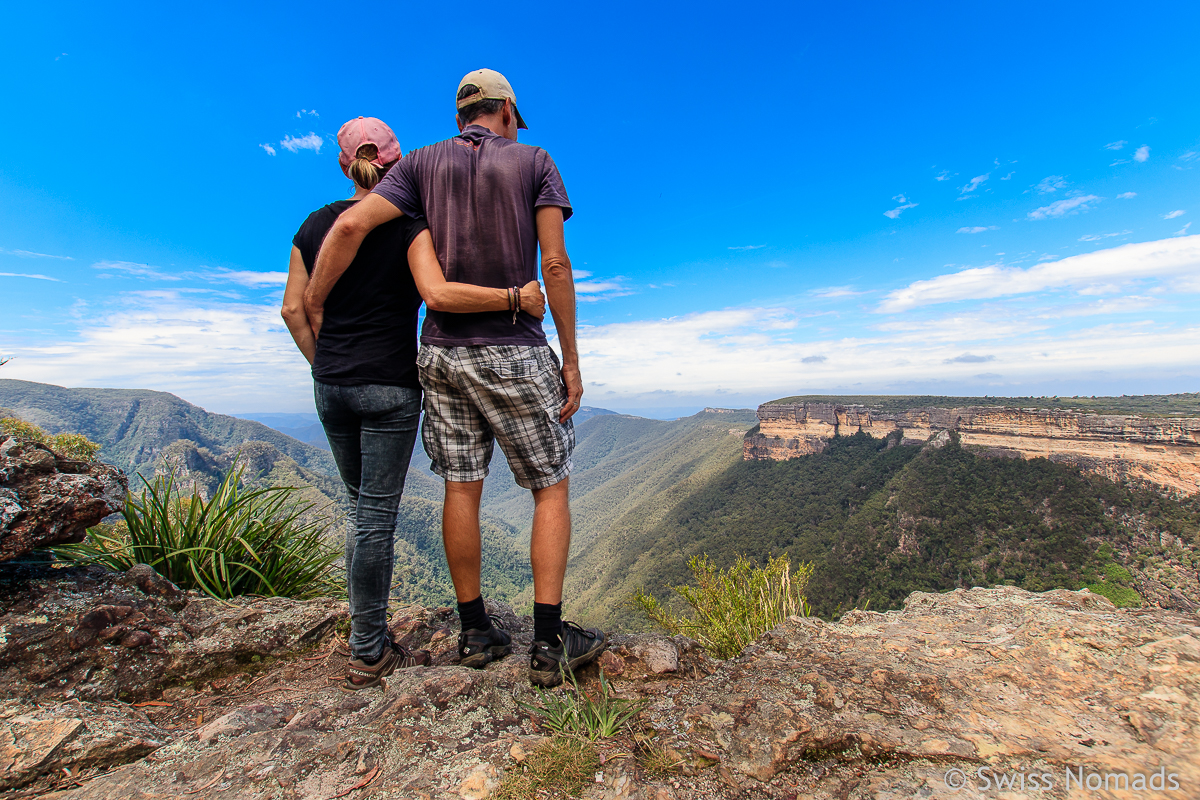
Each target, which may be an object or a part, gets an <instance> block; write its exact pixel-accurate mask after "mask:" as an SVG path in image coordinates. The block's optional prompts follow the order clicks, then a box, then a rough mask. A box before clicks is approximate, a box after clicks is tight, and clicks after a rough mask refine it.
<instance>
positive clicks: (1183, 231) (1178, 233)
mask: <svg viewBox="0 0 1200 800" xmlns="http://www.w3.org/2000/svg"><path fill="white" fill-rule="evenodd" d="M1190 227H1192V223H1190V222H1189V223H1188V224H1186V225H1184V226H1183V227H1182V228H1180V229H1179V230H1177V231H1175V233H1173V234H1171V235H1172V236H1187V232H1188V228H1190Z"/></svg>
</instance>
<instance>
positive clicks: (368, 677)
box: [341, 639, 433, 692]
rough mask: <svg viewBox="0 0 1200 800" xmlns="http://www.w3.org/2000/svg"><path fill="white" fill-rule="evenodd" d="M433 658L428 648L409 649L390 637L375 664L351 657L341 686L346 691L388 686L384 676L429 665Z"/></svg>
mask: <svg viewBox="0 0 1200 800" xmlns="http://www.w3.org/2000/svg"><path fill="white" fill-rule="evenodd" d="M432 660H433V659H432V658H431V657H430V655H429V651H428V650H409V649H408V648H407V647H403V646H401V645H398V644H396V643H395V642H393V641H391V640H390V639H389V640H388V642H387V644H386V645H385V646H384V648H383V655H381V656H380V657H379V660H378V661H376V662H375V663H374V664H368V663H367V662H365V661H363V660H362V659H361V658H352V659H350V665H349V666H348V667H347V668H346V677H345V679H344V680H343V681H342V687H341V688H342V691H344V692H357V691H361V690H362V689H369V688H370V687H372V686H379V685H381V684H382V685H384V688H387V687H386V684H385V682H384V678H386V677H387V676H388V675H391V674H392V673H393V672H395V671H396V670H398V669H404V668H406V667H427V666H429V664H430V662H431V661H432Z"/></svg>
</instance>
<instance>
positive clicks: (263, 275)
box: [202, 267, 288, 289]
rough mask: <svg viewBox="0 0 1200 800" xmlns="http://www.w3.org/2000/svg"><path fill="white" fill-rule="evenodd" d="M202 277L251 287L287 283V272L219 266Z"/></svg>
mask: <svg viewBox="0 0 1200 800" xmlns="http://www.w3.org/2000/svg"><path fill="white" fill-rule="evenodd" d="M202 277H204V278H205V279H207V280H210V281H218V282H219V281H228V282H230V283H236V284H238V285H240V286H246V287H249V288H251V289H254V288H259V287H263V286H283V285H284V284H286V283H287V278H288V274H287V273H286V272H254V271H253V270H234V269H224V268H221V267H218V268H217V269H216V270H214V271H212V272H208V273H205V274H204V275H203V276H202Z"/></svg>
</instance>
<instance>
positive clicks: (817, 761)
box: [0, 570, 1200, 800]
mask: <svg viewBox="0 0 1200 800" xmlns="http://www.w3.org/2000/svg"><path fill="white" fill-rule="evenodd" d="M14 580H15V581H16V582H15V583H10V585H8V586H7V587H5V588H7V590H8V592H7V594H6V595H4V596H5V597H7V598H8V599H6V600H5V601H4V603H3V607H2V608H0V611H2V614H0V670H3V673H2V674H3V683H2V684H0V686H2V690H3V696H4V698H5V699H4V700H3V705H2V706H0V708H2V710H0V760H2V761H3V762H4V767H5V769H4V776H5V777H4V781H5V788H9V789H17V790H18V793H17V794H14V795H12V796H20V795H21V794H22V793H38V794H41V793H43V792H47V791H50V792H52V793H50V794H45V795H44V796H46V797H52V798H57V799H59V800H65V799H66V798H70V799H71V800H99V799H100V798H112V799H113V800H117V799H118V798H119V799H120V800H149V799H150V798H195V797H205V798H322V800H324V799H325V798H334V797H351V798H399V797H403V798H476V799H477V800H478V799H479V798H485V797H489V796H491V795H493V794H494V793H495V792H496V791H497V789H498V787H499V786H500V785H501V782H502V781H503V779H504V776H505V773H506V771H508V770H510V769H513V768H515V766H516V765H517V763H518V762H519V761H522V760H524V759H527V758H528V757H529V755H528V754H529V753H531V752H533V749H534V747H535V745H536V743H537V742H538V741H540V739H541V737H542V736H543V734H544V731H543V729H542V727H541V725H540V721H539V718H538V716H537V715H536V714H531V713H530V712H529V711H528V710H527V709H526V708H524V707H522V706H521V705H520V703H536V702H537V697H536V695H535V694H534V693H533V692H532V691H531V689H530V687H529V685H528V683H527V680H526V678H525V660H524V658H522V657H521V656H520V655H519V653H520V652H521V651H522V650H523V648H524V647H526V646H528V643H529V639H530V633H531V629H530V624H529V620H528V618H518V617H516V616H514V615H513V614H512V612H511V610H510V609H507V608H501V607H497V608H494V609H493V610H494V611H497V612H498V613H500V614H501V616H502V618H503V619H504V620H505V621H506V623H507V624H508V626H509V628H510V629H511V630H512V631H513V632H514V633H515V638H516V641H517V648H516V653H517V654H514V655H513V656H510V657H509V658H507V659H505V660H503V661H500V662H498V663H495V664H493V665H491V666H490V667H489V668H488V669H486V670H483V671H474V670H469V669H464V668H461V667H458V666H455V665H454V663H453V662H454V648H455V634H456V633H457V627H456V621H455V620H454V619H453V615H452V614H451V612H450V610H449V609H440V610H427V609H423V608H417V607H408V608H403V609H400V610H399V611H397V612H396V613H395V615H394V616H393V618H392V630H393V633H394V635H396V636H397V637H398V638H399V639H400V640H401V641H403V642H405V643H407V644H409V645H415V646H424V647H428V648H429V649H431V651H432V652H433V654H434V656H435V662H434V663H435V666H433V667H431V668H419V669H412V670H404V671H402V672H400V673H397V674H396V675H394V676H393V677H392V678H391V679H389V685H388V687H387V689H386V690H380V689H372V690H368V691H364V692H361V693H357V694H345V693H342V692H341V691H339V690H338V689H337V688H336V684H335V682H334V681H332V680H330V677H331V676H333V677H336V676H337V675H338V674H340V672H341V669H342V667H343V665H344V656H343V655H341V654H340V653H339V649H338V647H339V644H338V635H339V634H338V625H339V621H341V620H344V615H345V607H344V605H341V604H338V603H334V602H332V601H307V602H295V601H287V600H270V601H266V600H244V601H239V602H235V603H231V604H220V603H216V602H215V601H209V600H202V599H200V598H197V597H195V596H194V595H187V594H184V593H179V592H177V591H173V590H172V587H170V585H169V584H166V582H165V581H162V579H161V578H157V576H153V573H148V571H145V570H142V571H138V572H135V573H133V574H129V575H124V576H122V575H113V574H111V573H109V574H107V575H103V574H100V573H97V572H94V571H92V572H86V571H80V570H65V571H61V572H60V573H58V574H57V575H56V576H53V577H52V578H50V579H48V578H47V577H46V576H45V575H42V576H40V577H36V579H35V578H30V577H29V576H26V577H25V578H21V579H14ZM22 581H23V582H22ZM164 584H166V585H164ZM114 609H119V610H114ZM93 629H94V630H93ZM80 631H82V633H81V632H80ZM139 632H140V634H139ZM601 663H602V666H603V668H604V669H605V670H606V672H607V674H608V675H609V677H610V678H612V680H613V683H614V685H615V687H616V690H617V691H618V692H619V693H620V694H621V695H622V696H624V697H628V698H640V699H643V700H644V701H645V702H646V707H645V709H644V710H643V711H642V713H641V714H640V715H639V717H638V720H637V726H638V728H639V731H640V736H639V739H638V741H645V740H646V739H647V737H651V738H652V740H653V741H654V742H655V744H656V746H657V747H658V748H660V752H662V753H666V754H668V756H669V761H670V764H671V765H670V766H669V767H668V768H666V769H665V770H664V769H659V770H657V771H651V770H650V769H649V768H648V766H647V764H646V763H645V762H644V761H643V760H642V759H640V758H639V756H638V747H639V745H638V744H637V741H635V740H633V739H630V738H625V739H618V740H610V741H608V742H607V743H602V744H601V747H600V752H601V756H602V758H603V762H602V764H601V765H600V767H599V768H598V771H597V772H596V775H595V782H594V783H591V784H589V785H588V787H587V788H586V789H585V791H584V794H583V796H584V797H585V798H592V799H593V800H599V799H601V798H603V800H617V798H630V799H632V798H642V800H651V799H653V800H669V799H670V798H675V799H676V800H681V799H682V798H798V797H814V798H830V799H831V800H832V798H839V799H841V800H849V799H851V798H912V797H948V796H951V795H953V796H956V797H972V798H973V797H1006V798H1018V797H1067V796H1071V797H1076V796H1079V797H1083V796H1086V797H1112V798H1118V797H1145V796H1148V795H1147V793H1146V792H1145V791H1141V792H1139V791H1136V790H1133V789H1127V790H1123V789H1121V788H1118V784H1119V780H1124V781H1126V784H1125V785H1127V786H1128V785H1130V784H1128V781H1134V782H1136V781H1137V780H1138V779H1137V775H1139V774H1141V775H1143V776H1144V777H1143V779H1142V780H1143V781H1147V780H1149V781H1166V780H1168V778H1169V777H1170V776H1174V777H1173V778H1170V779H1171V780H1173V781H1175V782H1177V783H1178V784H1179V786H1180V787H1181V788H1180V790H1179V791H1177V792H1169V791H1168V792H1166V793H1165V794H1162V795H1161V796H1164V797H1200V618H1198V617H1197V616H1196V615H1188V614H1182V613H1178V612H1170V611H1162V610H1154V611H1119V610H1117V609H1115V608H1114V607H1113V606H1112V605H1111V604H1110V603H1109V602H1108V601H1107V600H1105V599H1103V598H1101V597H1099V596H1097V595H1092V594H1089V593H1087V592H1086V591H1084V592H1068V591H1062V590H1059V591H1052V592H1047V593H1045V594H1032V593H1029V592H1025V591H1022V590H1019V589H1014V588H995V589H973V590H970V591H963V590H958V591H955V592H951V593H948V594H937V595H935V594H922V593H915V594H913V595H911V596H910V597H909V598H908V601H907V603H906V606H905V608H904V610H902V611H896V612H888V613H886V614H877V613H868V612H860V611H856V612H851V613H850V614H847V615H846V617H845V618H844V619H843V621H841V622H839V623H836V624H834V623H826V622H822V621H819V620H816V619H801V618H792V619H790V620H788V621H787V622H786V623H785V624H783V625H781V626H780V627H779V628H778V629H777V630H774V631H772V632H770V633H768V634H766V635H764V636H763V637H761V638H760V639H759V640H758V641H757V642H756V643H754V644H753V645H751V647H750V648H749V649H748V650H747V651H746V652H745V653H744V654H743V655H742V656H740V657H738V658H736V659H732V660H729V661H716V660H713V659H710V658H708V657H707V656H706V655H704V654H703V653H702V652H701V651H699V650H698V649H697V648H696V647H695V646H694V644H693V643H691V642H690V641H688V640H686V639H681V638H675V639H671V638H666V637H662V636H653V635H638V636H630V637H618V638H617V639H616V640H615V641H614V642H613V644H612V646H611V647H610V649H609V651H608V652H607V653H605V655H604V656H603V657H602V661H601ZM596 670H597V668H596V667H592V668H590V669H589V671H588V672H586V673H584V675H583V676H582V678H583V682H584V686H585V688H588V687H591V688H593V689H594V687H595V681H596V677H597V672H596ZM660 767H661V764H660ZM1068 772H1069V773H1070V775H1069V776H1068ZM1031 776H1037V777H1035V778H1031ZM1091 776H1096V777H1094V778H1093V777H1091ZM1106 776H1107V780H1108V781H1109V786H1110V789H1111V790H1103V789H1100V790H1097V791H1090V790H1089V791H1082V792H1081V791H1079V790H1078V787H1076V789H1071V788H1070V787H1068V785H1067V782H1068V780H1072V781H1076V783H1077V782H1078V780H1082V781H1084V783H1085V787H1086V786H1088V784H1087V782H1088V781H1092V783H1093V784H1095V785H1103V782H1104V781H1105V780H1106ZM1117 776H1126V777H1125V778H1122V779H1118V777H1117ZM1156 776H1157V777H1156ZM985 780H986V781H987V782H988V783H987V786H986V787H985V786H984V783H983V782H984V781H985ZM1021 780H1024V781H1025V786H1026V789H1025V790H1020V789H1017V788H1015V787H1017V786H1018V785H1019V783H1014V782H1019V781H1021ZM1097 781H1099V782H1100V783H1098V784H1097V783H1096V782H1097ZM964 782H965V784H966V785H965V787H960V786H959V784H960V783H964ZM997 782H1008V783H1009V785H1010V788H1008V789H1006V790H1003V791H1002V790H1001V789H998V788H997ZM1031 783H1037V787H1038V788H1036V789H1033V788H1030V785H1031ZM1047 783H1048V786H1047V785H1046V784H1047ZM1164 786H1165V785H1164ZM20 787H24V788H23V789H22V788H20ZM956 788H957V789H960V790H959V791H954V790H955V789H956ZM54 790H57V791H54ZM1005 792H1007V793H1005Z"/></svg>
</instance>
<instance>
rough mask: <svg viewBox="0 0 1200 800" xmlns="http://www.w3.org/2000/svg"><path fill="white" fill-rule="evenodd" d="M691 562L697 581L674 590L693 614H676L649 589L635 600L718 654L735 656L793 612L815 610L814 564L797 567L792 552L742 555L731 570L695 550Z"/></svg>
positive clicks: (664, 622) (660, 621)
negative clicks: (759, 557)
mask: <svg viewBox="0 0 1200 800" xmlns="http://www.w3.org/2000/svg"><path fill="white" fill-rule="evenodd" d="M688 568H689V569H690V570H691V572H692V576H693V578H694V579H695V581H696V585H695V586H676V587H674V590H675V592H676V593H678V594H679V595H680V596H681V597H682V598H683V599H684V600H685V601H687V604H688V605H689V606H690V607H691V609H692V615H691V616H690V617H680V616H676V615H674V614H672V613H671V612H669V611H668V610H667V609H666V608H665V607H664V606H663V605H662V604H661V603H659V602H658V600H657V599H656V598H655V597H654V596H653V595H652V594H650V593H649V592H647V591H645V590H644V589H639V590H638V591H637V592H636V593H635V594H634V596H633V604H634V606H635V607H636V608H639V609H640V610H641V611H642V613H644V614H645V615H646V616H647V617H649V618H650V620H651V621H653V622H655V623H657V624H658V625H660V626H661V627H662V628H664V629H665V630H667V631H668V632H670V633H673V634H683V635H684V636H690V637H691V638H693V639H695V640H696V641H698V642H699V643H700V644H701V645H702V646H703V647H704V649H705V650H707V651H708V652H709V653H710V654H712V655H714V656H716V657H717V658H733V657H734V656H737V655H738V654H739V653H741V652H742V651H743V650H745V649H746V645H748V644H750V642H752V641H754V640H755V639H757V638H758V637H759V636H761V635H762V634H764V633H766V632H767V631H769V630H772V629H773V628H775V627H777V626H778V625H779V624H780V623H781V622H783V621H784V620H785V619H787V618H788V617H790V616H793V615H797V614H798V615H801V616H808V615H809V613H810V612H809V606H808V601H807V599H806V598H805V596H804V592H805V590H806V589H807V587H808V581H809V578H810V577H811V576H812V571H813V567H812V564H801V565H800V566H799V567H797V568H796V569H795V570H794V571H793V570H792V565H791V561H789V560H788V557H787V554H786V553H785V554H784V555H781V556H777V557H775V558H772V559H770V560H768V561H767V565H766V566H765V567H763V566H759V564H758V563H757V562H756V561H753V560H751V559H748V558H746V557H745V556H738V559H737V562H736V563H734V565H733V566H732V567H730V568H729V569H728V570H718V569H717V567H716V566H714V565H713V564H711V563H710V562H709V560H708V556H707V555H705V556H693V557H692V558H691V559H690V560H689V561H688Z"/></svg>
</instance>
